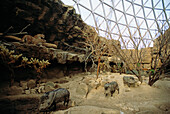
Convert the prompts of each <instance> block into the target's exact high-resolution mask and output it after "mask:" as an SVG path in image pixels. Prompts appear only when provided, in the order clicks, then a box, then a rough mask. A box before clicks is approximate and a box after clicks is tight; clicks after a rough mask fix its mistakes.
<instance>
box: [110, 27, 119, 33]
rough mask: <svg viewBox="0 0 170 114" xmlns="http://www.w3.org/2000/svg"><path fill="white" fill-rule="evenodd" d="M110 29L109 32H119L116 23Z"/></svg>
mask: <svg viewBox="0 0 170 114" xmlns="http://www.w3.org/2000/svg"><path fill="white" fill-rule="evenodd" d="M111 30H112V31H111V32H113V33H115V34H117V35H118V34H119V29H118V27H117V25H116V26H114V27H113V28H112V29H111Z"/></svg>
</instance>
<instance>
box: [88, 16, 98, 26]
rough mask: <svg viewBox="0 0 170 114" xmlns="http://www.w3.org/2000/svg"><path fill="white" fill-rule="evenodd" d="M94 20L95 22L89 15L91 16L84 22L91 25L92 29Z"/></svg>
mask: <svg viewBox="0 0 170 114" xmlns="http://www.w3.org/2000/svg"><path fill="white" fill-rule="evenodd" d="M94 20H95V19H94V18H93V16H92V15H91V16H89V17H88V18H87V19H86V21H85V22H86V23H87V24H88V25H91V26H93V27H94V26H96V25H95V22H94Z"/></svg>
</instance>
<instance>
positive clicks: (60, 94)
mask: <svg viewBox="0 0 170 114" xmlns="http://www.w3.org/2000/svg"><path fill="white" fill-rule="evenodd" d="M69 97H70V92H69V91H68V90H67V89H64V88H59V89H56V90H53V91H49V92H46V93H45V94H44V95H42V96H41V98H40V107H39V111H47V110H50V108H51V107H52V106H54V108H56V103H59V102H63V101H64V105H65V104H66V103H67V104H66V106H68V103H69Z"/></svg>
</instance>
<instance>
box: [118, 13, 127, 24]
mask: <svg viewBox="0 0 170 114" xmlns="http://www.w3.org/2000/svg"><path fill="white" fill-rule="evenodd" d="M118 23H121V24H125V25H126V20H125V17H124V15H123V16H122V18H121V19H120V20H119V21H118Z"/></svg>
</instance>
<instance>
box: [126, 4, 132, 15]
mask: <svg viewBox="0 0 170 114" xmlns="http://www.w3.org/2000/svg"><path fill="white" fill-rule="evenodd" d="M126 10H127V9H126ZM126 13H128V14H131V15H133V8H132V5H131V6H130V8H129V9H128V10H127V11H126Z"/></svg>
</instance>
